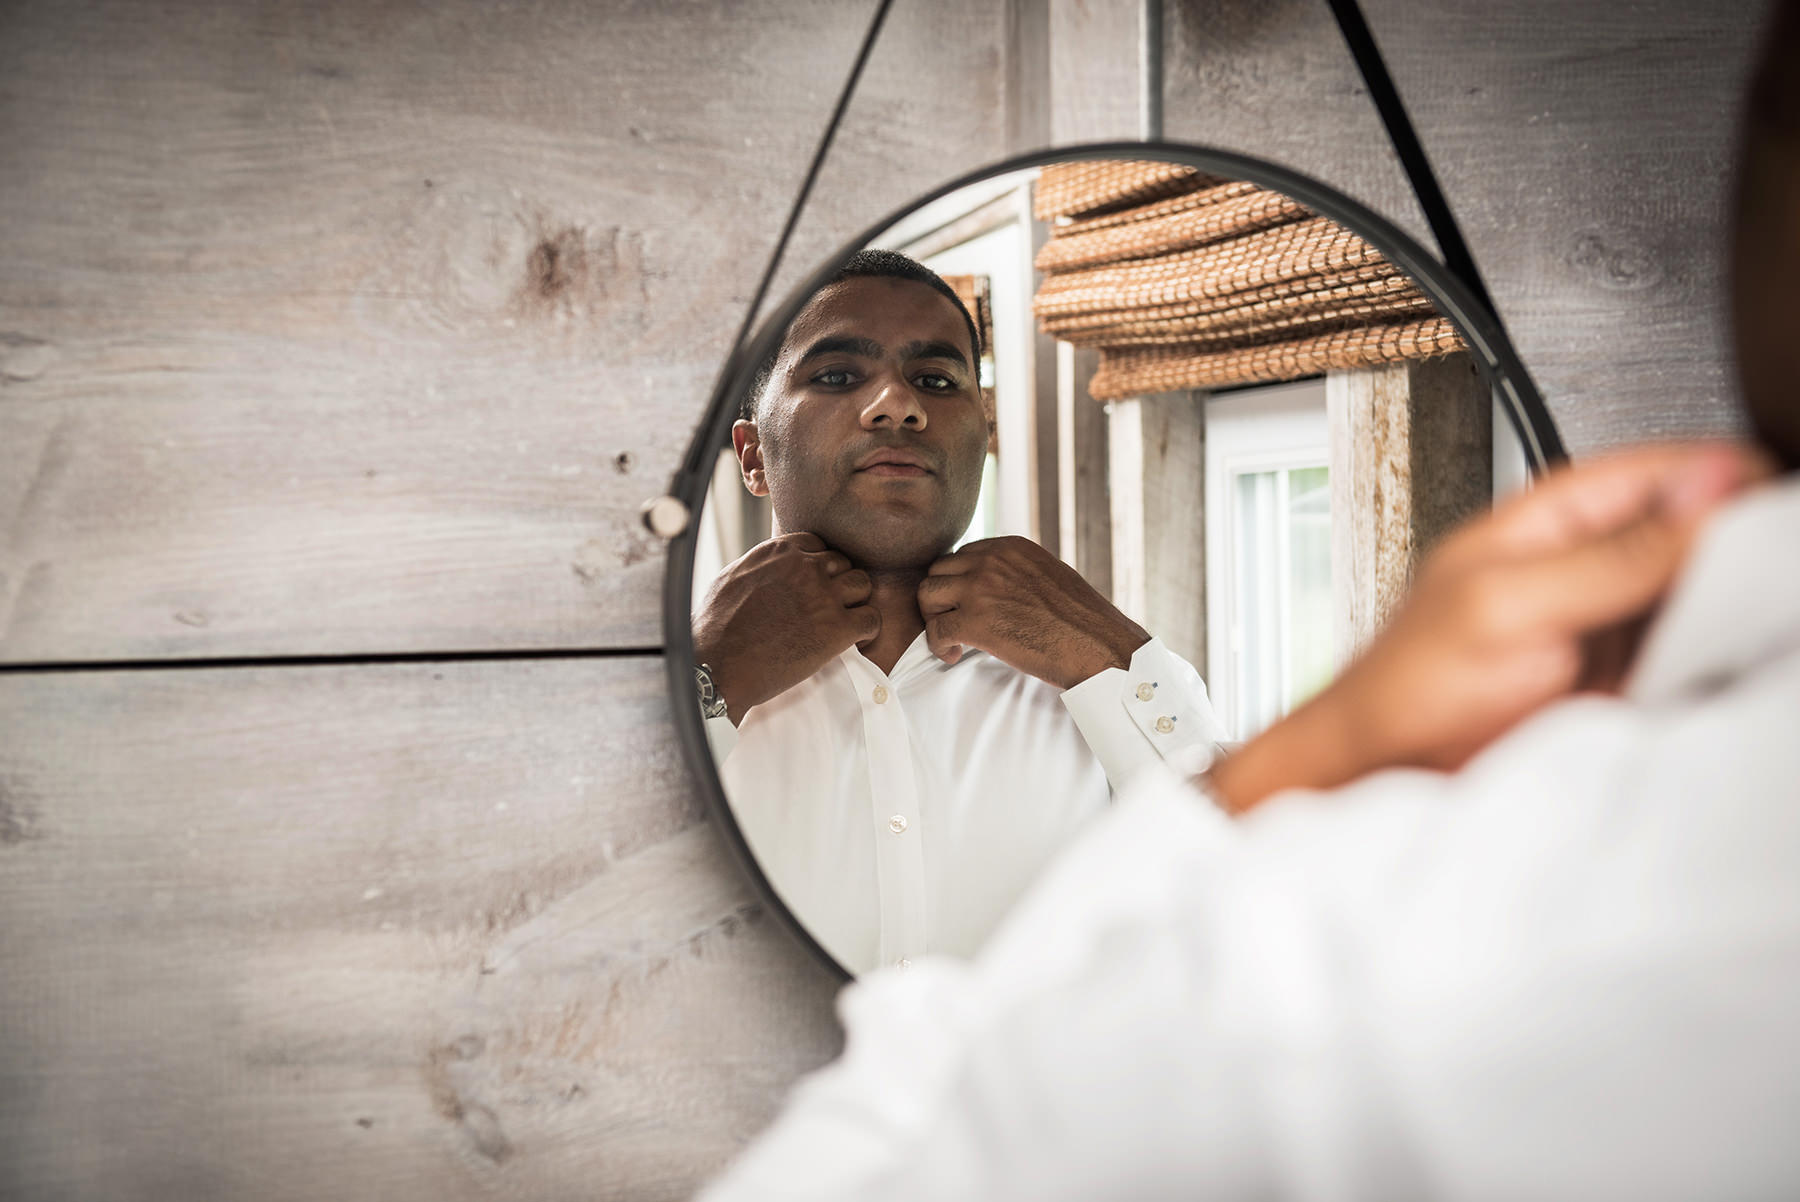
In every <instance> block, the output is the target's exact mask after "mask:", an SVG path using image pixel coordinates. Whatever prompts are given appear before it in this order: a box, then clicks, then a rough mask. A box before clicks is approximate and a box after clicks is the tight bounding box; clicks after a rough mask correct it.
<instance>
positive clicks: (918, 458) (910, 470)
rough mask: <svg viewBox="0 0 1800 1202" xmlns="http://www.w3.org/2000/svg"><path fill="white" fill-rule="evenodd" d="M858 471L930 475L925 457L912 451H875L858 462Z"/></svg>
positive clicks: (883, 474)
mask: <svg viewBox="0 0 1800 1202" xmlns="http://www.w3.org/2000/svg"><path fill="white" fill-rule="evenodd" d="M856 471H857V472H859V473H862V474H865V475H870V476H929V475H931V474H932V470H931V467H930V466H929V464H927V462H926V460H925V457H924V456H922V455H917V454H914V453H913V452H911V451H896V450H882V451H874V452H872V453H870V454H868V455H865V456H863V458H862V459H861V460H860V461H859V462H858V463H857V465H856Z"/></svg>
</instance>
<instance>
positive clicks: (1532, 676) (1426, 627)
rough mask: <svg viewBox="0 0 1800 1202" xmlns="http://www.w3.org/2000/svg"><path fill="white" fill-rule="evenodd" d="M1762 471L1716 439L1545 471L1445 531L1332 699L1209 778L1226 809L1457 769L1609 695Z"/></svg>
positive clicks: (1324, 697) (1325, 696)
mask: <svg viewBox="0 0 1800 1202" xmlns="http://www.w3.org/2000/svg"><path fill="white" fill-rule="evenodd" d="M1768 471H1769V468H1768V465H1767V464H1766V463H1765V462H1764V461H1762V460H1761V459H1760V458H1758V457H1757V456H1756V455H1755V454H1754V453H1753V452H1751V451H1749V450H1748V449H1745V448H1741V447H1736V446H1731V445H1727V444H1719V443H1700V444H1682V445H1667V446H1659V447H1649V448H1645V449H1642V450H1637V451H1631V452H1626V453H1624V454H1621V455H1617V456H1613V457H1609V458H1606V459H1599V460H1595V461H1594V462H1592V463H1586V464H1582V465H1579V466H1576V467H1572V468H1567V469H1564V470H1561V471H1558V472H1554V473H1552V474H1550V475H1549V476H1548V477H1546V478H1545V479H1544V480H1543V481H1542V482H1541V483H1539V484H1538V486H1537V487H1535V488H1534V489H1532V490H1531V491H1530V492H1527V493H1523V494H1521V495H1519V496H1517V497H1514V498H1511V499H1510V500H1508V501H1506V502H1505V503H1503V504H1502V505H1500V506H1499V507H1497V508H1496V509H1495V510H1494V511H1493V512H1492V513H1490V514H1488V515H1487V516H1485V517H1483V518H1480V519H1477V520H1476V521H1474V522H1472V523H1470V524H1469V525H1467V526H1465V527H1463V528H1462V529H1461V530H1459V531H1457V532H1456V533H1455V534H1453V535H1451V536H1450V537H1449V538H1448V539H1446V540H1445V541H1444V543H1443V544H1442V545H1441V546H1440V547H1439V548H1438V549H1437V550H1436V551H1434V552H1433V553H1432V554H1431V555H1430V556H1429V557H1428V558H1427V559H1426V561H1425V563H1424V564H1423V565H1422V566H1421V568H1420V570H1419V573H1418V576H1417V578H1416V580H1415V582H1414V584H1413V587H1412V590H1411V592H1410V593H1409V594H1408V596H1407V599H1406V601H1405V602H1404V604H1402V606H1401V607H1400V609H1399V611H1398V612H1397V613H1396V614H1395V615H1394V617H1393V618H1392V620H1391V621H1390V622H1389V623H1388V625H1387V627H1386V628H1385V629H1384V630H1383V631H1382V632H1381V633H1380V634H1379V635H1378V636H1377V637H1376V638H1375V639H1374V641H1373V642H1371V643H1370V645H1369V647H1368V648H1367V649H1366V650H1365V651H1364V653H1363V654H1362V655H1361V656H1360V657H1359V658H1358V659H1356V660H1355V661H1354V662H1353V663H1351V664H1350V666H1349V667H1348V668H1346V669H1345V671H1344V673H1343V674H1342V675H1341V676H1340V677H1339V678H1338V679H1337V680H1336V681H1335V682H1333V683H1332V684H1331V685H1330V686H1329V687H1328V688H1327V689H1326V690H1325V691H1324V692H1322V693H1320V694H1319V695H1318V696H1317V697H1315V698H1313V699H1312V700H1311V701H1309V702H1308V703H1307V704H1305V705H1303V706H1301V707H1300V708H1299V709H1298V710H1296V711H1295V712H1294V713H1293V714H1291V715H1289V716H1288V717H1287V718H1285V719H1283V720H1282V721H1281V722H1279V723H1277V724H1276V725H1275V726H1273V727H1271V728H1270V729H1269V730H1268V731H1266V732H1264V733H1263V734H1262V735H1260V736H1258V737H1257V738H1255V739H1253V740H1251V742H1250V743H1248V744H1247V745H1246V746H1245V747H1244V748H1243V749H1242V750H1240V751H1239V752H1238V753H1237V754H1235V755H1233V756H1231V757H1230V758H1228V759H1226V760H1225V761H1223V762H1222V763H1220V764H1219V765H1218V766H1217V767H1215V768H1214V769H1213V770H1212V773H1211V786H1212V790H1213V792H1214V794H1215V795H1216V796H1218V797H1219V798H1220V800H1221V802H1222V803H1223V804H1224V805H1225V807H1226V808H1227V809H1229V810H1232V811H1234V812H1238V811H1242V810H1244V809H1247V808H1249V807H1250V806H1252V805H1255V804H1256V803H1257V802H1259V801H1261V800H1262V799H1263V798H1265V797H1267V796H1269V795H1270V794H1271V793H1274V792H1276V791H1278V790H1280V789H1284V788H1294V787H1301V788H1330V787H1332V786H1335V785H1338V784H1342V783H1344V782H1346V781H1349V780H1353V779H1355V778H1356V777H1359V776H1362V775H1363V774H1365V773H1367V772H1371V771H1374V770H1376V769H1379V768H1386V767H1403V766H1410V767H1421V768H1433V769H1438V770H1442V771H1449V770H1452V769H1455V768H1458V767H1461V766H1462V765H1463V764H1464V763H1465V762H1467V761H1468V759H1469V758H1470V757H1471V756H1473V755H1474V754H1475V753H1476V752H1477V751H1479V750H1481V749H1482V748H1483V747H1485V746H1487V745H1488V744H1489V743H1490V742H1492V741H1493V740H1494V739H1495V738H1497V737H1498V736H1500V735H1501V734H1503V733H1505V732H1506V731H1507V730H1509V729H1511V728H1512V727H1513V726H1514V725H1516V724H1517V723H1518V722H1519V721H1520V720H1522V719H1523V718H1525V717H1527V716H1528V715H1530V714H1532V713H1534V712H1535V711H1537V710H1538V709H1540V708H1542V707H1543V706H1545V705H1546V704H1548V703H1550V702H1552V701H1555V700H1557V699H1559V698H1562V697H1565V696H1567V695H1569V694H1570V693H1573V692H1575V691H1577V690H1600V691H1616V690H1617V688H1618V687H1619V684H1620V683H1621V681H1622V680H1623V677H1624V673H1625V670H1626V669H1627V668H1628V667H1629V665H1630V662H1631V660H1632V659H1633V658H1634V656H1635V654H1636V650H1637V640H1638V638H1639V636H1640V635H1641V634H1642V631H1643V629H1644V627H1645V626H1646V625H1647V623H1648V620H1649V618H1650V617H1651V616H1652V614H1653V612H1654V610H1655V609H1656V607H1657V606H1658V605H1659V604H1660V603H1661V601H1662V599H1663V597H1664V596H1665V595H1666V594H1667V593H1668V591H1669V589H1670V587H1671V586H1672V585H1673V583H1674V581H1675V580H1676V578H1677V576H1678V574H1679V571H1680V568H1681V565H1682V564H1683V562H1684V561H1685V560H1686V558H1687V554H1688V551H1689V549H1690V547H1691V546H1692V545H1693V542H1694V539H1695V536H1696V534H1697V533H1698V531H1699V530H1700V528H1701V527H1702V526H1703V525H1704V524H1705V521H1706V519H1707V518H1708V517H1710V516H1711V515H1712V513H1713V512H1714V511H1715V510H1716V509H1718V507H1719V506H1720V505H1721V504H1722V503H1723V502H1724V501H1726V500H1727V499H1729V498H1730V497H1731V496H1733V495H1734V494H1736V493H1738V492H1739V491H1741V490H1742V489H1743V488H1744V487H1745V486H1746V485H1748V484H1749V483H1751V482H1753V481H1755V480H1757V479H1759V478H1761V477H1762V476H1764V475H1766V474H1767V473H1768Z"/></svg>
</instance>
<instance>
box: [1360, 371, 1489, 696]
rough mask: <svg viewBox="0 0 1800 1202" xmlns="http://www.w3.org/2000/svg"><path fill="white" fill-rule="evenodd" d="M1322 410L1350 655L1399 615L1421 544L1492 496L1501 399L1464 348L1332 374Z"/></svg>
mask: <svg viewBox="0 0 1800 1202" xmlns="http://www.w3.org/2000/svg"><path fill="white" fill-rule="evenodd" d="M1325 407H1326V413H1327V416H1328V420H1329V421H1330V424H1331V514H1332V523H1331V579H1332V591H1333V592H1334V593H1335V594H1336V605H1335V610H1336V619H1335V622H1334V626H1333V638H1334V642H1335V644H1336V647H1337V655H1338V659H1339V662H1340V663H1341V662H1343V661H1344V660H1346V659H1348V658H1349V657H1350V656H1351V655H1353V654H1355V652H1356V650H1357V649H1358V648H1359V647H1361V646H1362V645H1363V644H1364V643H1366V642H1367V641H1368V640H1369V637H1370V636H1371V635H1373V634H1374V633H1375V631H1376V630H1377V629H1379V628H1380V626H1381V624H1382V622H1384V621H1386V619H1387V617H1388V615H1389V614H1390V613H1392V612H1393V610H1394V607H1395V606H1396V605H1398V604H1399V602H1400V599H1401V597H1402V596H1404V595H1405V593H1406V587H1407V585H1408V583H1410V582H1411V580H1412V573H1413V568H1414V567H1415V566H1416V565H1417V564H1418V562H1419V559H1420V558H1421V557H1422V556H1423V555H1424V553H1425V552H1426V551H1427V550H1429V549H1430V548H1431V546H1432V545H1433V544H1434V543H1436V542H1437V540H1438V539H1439V538H1441V537H1442V536H1443V535H1444V533H1445V532H1446V531H1448V530H1449V529H1450V528H1451V527H1452V526H1454V525H1455V524H1456V523H1458V522H1460V521H1461V520H1463V519H1464V518H1466V517H1468V516H1469V515H1471V514H1473V513H1476V512H1479V511H1480V510H1483V509H1485V508H1487V506H1488V504H1489V503H1490V501H1491V500H1492V497H1493V491H1494V477H1493V462H1494V451H1493V435H1494V426H1493V417H1492V414H1493V402H1492V398H1491V397H1490V395H1489V392H1488V388H1487V385H1486V383H1485V382H1484V381H1483V380H1482V378H1481V373H1480V372H1479V371H1478V370H1477V369H1476V366H1475V363H1474V361H1473V360H1472V359H1470V358H1469V357H1468V356H1467V355H1461V354H1459V355H1450V356H1446V357H1444V358H1441V359H1429V360H1423V361H1418V362H1408V363H1396V364H1392V365H1390V366H1387V367H1378V368H1370V369H1367V370H1362V371H1347V372H1333V373H1331V374H1330V375H1328V376H1327V377H1326V391H1325Z"/></svg>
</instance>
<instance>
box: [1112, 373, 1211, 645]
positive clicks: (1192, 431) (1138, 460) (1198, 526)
mask: <svg viewBox="0 0 1800 1202" xmlns="http://www.w3.org/2000/svg"><path fill="white" fill-rule="evenodd" d="M1107 408H1108V412H1109V419H1110V420H1109V425H1108V433H1107V438H1108V450H1109V456H1108V458H1109V463H1110V466H1111V479H1110V490H1111V497H1110V500H1111V511H1112V540H1113V541H1112V556H1113V571H1112V597H1113V603H1114V604H1115V605H1117V606H1118V607H1119V608H1120V609H1122V610H1124V611H1125V613H1126V614H1128V615H1129V616H1130V617H1132V618H1133V619H1135V620H1136V621H1138V622H1140V623H1142V624H1143V625H1144V626H1145V627H1146V628H1147V629H1148V630H1149V631H1150V632H1151V633H1152V634H1154V635H1157V636H1159V637H1160V638H1161V639H1162V640H1163V642H1164V643H1165V644H1167V645H1168V647H1169V649H1170V650H1172V651H1174V652H1175V653H1176V654H1177V655H1179V656H1181V657H1182V658H1184V659H1186V660H1187V661H1188V662H1189V663H1191V664H1193V665H1194V666H1195V667H1196V668H1197V669H1199V670H1200V672H1201V673H1202V674H1204V673H1205V672H1206V538H1205V532H1206V523H1205V519H1204V505H1205V498H1206V487H1205V486H1206V477H1205V466H1206V407H1205V404H1204V398H1203V396H1201V395H1200V394H1196V393H1192V392H1172V393H1163V394H1160V395H1157V396H1147V397H1134V398H1132V399H1130V400H1124V401H1114V402H1113V403H1112V404H1111V405H1109V406H1108V407H1107Z"/></svg>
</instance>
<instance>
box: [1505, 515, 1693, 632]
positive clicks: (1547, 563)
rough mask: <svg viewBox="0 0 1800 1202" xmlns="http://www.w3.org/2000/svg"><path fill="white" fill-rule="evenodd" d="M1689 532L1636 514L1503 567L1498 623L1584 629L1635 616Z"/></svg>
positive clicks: (1669, 572)
mask: <svg viewBox="0 0 1800 1202" xmlns="http://www.w3.org/2000/svg"><path fill="white" fill-rule="evenodd" d="M1696 533H1697V525H1696V523H1693V522H1688V521H1680V520H1677V519H1674V518H1671V517H1667V516H1660V515H1659V516H1654V517H1646V518H1642V519H1640V520H1639V521H1636V522H1632V523H1630V524H1629V525H1627V526H1624V527H1623V528H1621V529H1618V530H1614V531H1612V532H1611V533H1609V534H1605V535H1601V536H1599V537H1595V538H1589V539H1587V540H1585V541H1583V542H1581V543H1579V544H1578V545H1576V546H1574V547H1571V548H1569V549H1568V550H1566V551H1562V552H1560V553H1557V554H1552V555H1543V556H1538V557H1536V558H1533V559H1531V560H1529V561H1527V562H1523V563H1516V564H1510V565H1507V566H1506V567H1505V568H1503V569H1501V570H1499V571H1498V572H1496V573H1494V574H1493V575H1492V576H1491V577H1489V580H1488V581H1487V582H1485V583H1489V584H1491V585H1492V586H1493V587H1495V588H1497V589H1499V590H1500V591H1501V596H1500V597H1498V598H1496V599H1495V601H1494V604H1495V605H1496V606H1501V607H1503V608H1502V609H1501V610H1499V611H1498V612H1501V613H1503V615H1504V617H1503V618H1502V621H1503V624H1504V625H1505V626H1506V627H1509V628H1512V629H1514V630H1517V631H1519V632H1521V633H1525V634H1530V633H1533V632H1537V631H1542V632H1544V633H1547V634H1550V633H1553V634H1561V635H1571V634H1585V633H1588V632H1591V631H1598V630H1601V629H1604V628H1606V627H1609V626H1613V625H1616V624H1618V623H1621V622H1625V621H1628V620H1630V619H1634V618H1636V617H1638V616H1640V615H1642V614H1643V613H1644V612H1645V611H1647V610H1648V609H1649V608H1650V607H1651V606H1652V605H1654V604H1655V603H1656V602H1657V601H1659V600H1660V599H1661V598H1662V597H1663V595H1664V594H1665V593H1667V592H1668V590H1669V587H1670V585H1671V584H1672V583H1673V582H1674V580H1675V577H1676V574H1677V573H1678V572H1679V571H1680V569H1681V565H1682V563H1683V562H1684V561H1685V560H1686V558H1687V553H1688V548H1689V547H1690V546H1691V545H1692V543H1693V540H1694V537H1695V535H1696Z"/></svg>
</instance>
